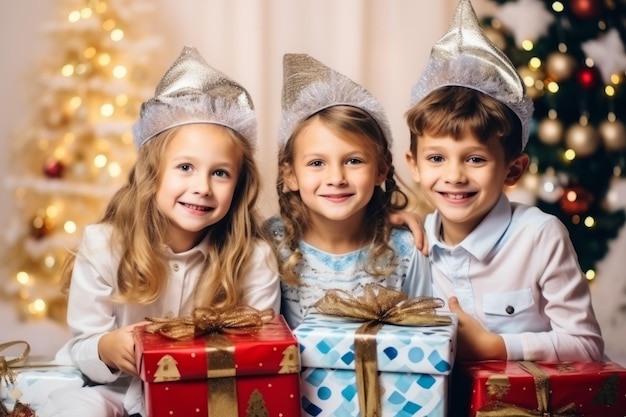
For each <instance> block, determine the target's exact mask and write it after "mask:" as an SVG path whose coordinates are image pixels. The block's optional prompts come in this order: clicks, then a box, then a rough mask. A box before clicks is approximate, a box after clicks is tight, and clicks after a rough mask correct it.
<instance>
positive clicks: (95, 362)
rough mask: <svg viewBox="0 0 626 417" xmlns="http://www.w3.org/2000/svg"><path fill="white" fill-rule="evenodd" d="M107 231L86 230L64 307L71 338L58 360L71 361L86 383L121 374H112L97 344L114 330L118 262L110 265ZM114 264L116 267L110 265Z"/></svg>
mask: <svg viewBox="0 0 626 417" xmlns="http://www.w3.org/2000/svg"><path fill="white" fill-rule="evenodd" d="M107 231H108V230H107V229H106V228H105V227H103V226H102V225H97V226H90V227H87V228H86V229H85V231H84V235H83V239H82V241H81V244H80V246H79V248H78V253H77V255H76V260H75V263H74V269H73V272H72V280H71V283H70V289H69V299H68V306H67V323H68V326H69V328H70V330H71V332H72V338H71V339H70V340H69V341H68V342H67V343H66V345H65V346H63V347H62V348H61V350H60V351H59V353H58V354H57V358H64V357H65V358H67V357H69V358H70V359H71V362H72V363H73V364H74V365H75V366H77V367H78V368H79V369H80V370H81V371H82V372H83V373H84V374H85V375H86V376H87V377H88V378H89V379H91V380H92V381H94V382H98V383H107V382H112V381H115V380H116V379H117V378H118V377H119V376H120V375H121V373H120V372H115V373H113V372H111V371H110V369H109V368H108V367H107V366H106V364H105V363H104V362H102V361H101V360H100V357H99V355H98V342H99V341H100V338H101V337H102V336H103V335H104V334H105V333H107V332H109V331H111V330H113V329H115V328H116V327H117V324H116V319H115V306H114V303H113V302H112V301H111V295H112V294H113V291H114V284H113V283H114V279H115V276H116V274H115V273H114V271H115V270H116V269H117V268H116V265H117V262H112V256H111V250H110V247H109V242H108V237H109V235H108V233H107ZM112 264H115V265H112Z"/></svg>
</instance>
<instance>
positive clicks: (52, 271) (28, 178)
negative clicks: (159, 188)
mask: <svg viewBox="0 0 626 417" xmlns="http://www.w3.org/2000/svg"><path fill="white" fill-rule="evenodd" d="M56 11H57V12H58V13H57V15H56V16H54V17H53V18H52V19H51V20H50V21H49V22H47V23H46V25H45V27H44V35H45V40H46V42H49V44H50V46H49V48H48V49H49V53H47V54H46V55H45V56H44V57H43V58H42V60H41V62H40V63H36V64H35V65H33V68H34V70H33V72H32V74H30V75H29V79H30V80H32V84H30V85H31V88H32V91H29V93H30V94H31V95H32V98H30V99H29V100H31V101H32V108H33V109H34V110H33V112H32V114H30V115H28V120H26V121H25V123H24V127H16V128H15V132H14V135H13V137H11V138H10V141H11V143H12V148H11V153H12V155H13V157H11V158H10V160H11V164H12V166H11V167H10V169H7V172H9V173H11V176H10V177H8V178H7V179H6V185H7V186H8V187H10V188H11V190H12V191H13V193H14V198H13V202H14V214H13V215H12V216H13V217H14V219H12V220H11V221H10V222H8V224H10V229H9V230H6V231H5V233H4V234H3V235H4V237H5V239H7V242H6V247H8V248H9V250H8V251H7V252H6V253H5V254H4V259H3V261H2V268H3V270H2V272H3V273H2V274H1V275H0V298H5V299H8V300H9V301H14V302H15V303H16V304H17V307H18V308H19V311H20V313H21V314H20V315H21V317H23V318H31V317H46V316H47V317H51V318H53V319H58V320H59V321H62V322H64V321H65V299H64V296H63V294H62V293H61V292H60V288H59V279H60V271H61V267H62V265H63V262H64V260H65V258H66V256H67V253H68V250H72V249H74V248H75V247H76V246H77V245H78V242H79V239H80V235H81V231H82V229H83V227H84V226H85V225H87V224H89V223H93V222H95V221H97V220H98V219H99V217H100V216H101V215H102V212H103V210H104V207H105V205H106V203H107V201H108V199H109V198H110V197H111V195H112V194H113V193H114V192H115V191H116V190H117V188H118V187H119V186H120V185H121V184H122V183H123V182H124V181H125V180H126V176H127V173H128V171H129V170H130V167H131V165H132V164H133V162H134V159H135V149H134V145H133V140H132V133H131V126H132V123H133V121H134V120H136V119H137V116H138V112H139V107H140V105H141V102H142V101H144V100H145V99H146V98H147V97H150V96H151V94H152V90H153V86H154V80H152V79H150V77H149V74H151V72H152V71H151V59H152V58H153V57H154V53H155V51H156V49H157V48H158V47H159V38H157V37H155V36H153V35H150V34H149V32H150V30H149V29H150V28H149V27H148V26H149V24H150V21H151V19H150V18H149V17H150V15H151V14H152V13H153V5H152V2H151V1H149V0H60V1H58V7H57V10H56ZM3 280H4V282H3Z"/></svg>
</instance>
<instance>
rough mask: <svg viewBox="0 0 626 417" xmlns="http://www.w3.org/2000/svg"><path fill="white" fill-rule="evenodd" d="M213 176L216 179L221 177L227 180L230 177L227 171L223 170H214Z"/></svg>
mask: <svg viewBox="0 0 626 417" xmlns="http://www.w3.org/2000/svg"><path fill="white" fill-rule="evenodd" d="M213 175H215V176H216V177H223V178H228V177H230V174H229V173H228V171H225V170H223V169H218V170H216V171H215V172H214V173H213Z"/></svg>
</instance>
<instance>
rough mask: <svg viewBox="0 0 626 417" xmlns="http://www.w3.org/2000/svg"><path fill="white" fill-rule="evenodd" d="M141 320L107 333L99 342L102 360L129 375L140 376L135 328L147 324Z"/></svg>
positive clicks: (112, 367)
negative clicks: (136, 357) (136, 358)
mask: <svg viewBox="0 0 626 417" xmlns="http://www.w3.org/2000/svg"><path fill="white" fill-rule="evenodd" d="M147 323H148V322H140V323H136V324H132V325H130V326H126V327H122V328H120V329H116V330H113V331H111V332H109V333H106V334H105V335H104V336H102V337H101V338H100V341H99V342H98V354H99V355H100V360H101V361H102V362H104V363H105V364H106V365H107V366H108V367H109V368H111V369H112V370H120V371H122V372H124V373H127V374H129V375H134V376H139V374H138V373H137V367H136V365H135V341H134V339H133V329H134V328H135V327H136V326H141V325H144V324H147Z"/></svg>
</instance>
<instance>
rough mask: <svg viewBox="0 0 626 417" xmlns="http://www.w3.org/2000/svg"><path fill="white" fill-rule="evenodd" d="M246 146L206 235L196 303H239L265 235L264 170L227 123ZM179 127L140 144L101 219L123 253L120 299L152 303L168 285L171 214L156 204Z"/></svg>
mask: <svg viewBox="0 0 626 417" xmlns="http://www.w3.org/2000/svg"><path fill="white" fill-rule="evenodd" d="M224 129H226V130H227V131H228V132H229V134H230V136H231V138H232V139H233V143H235V144H237V146H238V147H239V148H240V150H241V154H242V170H241V173H240V176H239V179H238V183H237V186H236V188H235V191H234V195H233V199H232V203H231V207H230V210H229V211H228V213H227V214H226V216H224V218H223V219H222V220H220V221H219V222H218V223H216V224H214V225H212V226H210V227H209V228H207V231H206V235H205V236H204V239H207V240H208V241H209V243H210V245H209V254H208V256H207V259H206V261H205V265H204V267H203V269H202V272H201V274H202V275H201V277H200V279H199V280H198V287H197V288H196V291H195V294H196V299H195V304H196V306H214V307H218V308H219V307H223V308H227V307H230V306H235V305H237V304H238V303H239V300H240V294H239V288H238V284H237V280H238V278H239V276H240V275H241V272H242V270H243V265H244V263H245V261H246V260H247V259H249V258H250V255H251V253H252V251H253V248H254V245H253V243H254V240H255V239H256V238H261V237H264V232H263V231H262V229H261V226H260V224H261V223H260V219H259V218H258V214H257V212H256V209H255V205H256V200H257V198H258V195H259V192H260V182H259V173H258V169H257V166H256V163H255V161H254V156H253V153H254V151H253V149H252V146H251V145H250V144H249V143H248V142H247V141H246V140H244V139H243V138H242V137H241V136H240V135H238V134H237V133H236V132H235V131H233V130H231V129H229V128H226V127H224ZM178 130H179V128H172V129H169V130H166V131H165V132H162V133H160V134H158V135H157V136H155V137H154V138H153V139H151V140H150V141H149V142H147V143H145V144H144V145H142V146H141V147H140V148H139V152H138V155H137V161H136V163H135V165H134V166H133V168H132V170H131V172H130V174H129V177H128V181H127V183H126V184H125V185H124V186H123V187H122V188H121V189H119V190H118V191H117V192H116V193H115V195H114V196H113V197H112V199H111V201H110V202H109V204H108V206H107V207H106V210H105V213H104V215H103V217H102V219H101V220H100V223H107V224H110V225H111V226H112V229H113V232H112V236H111V242H110V243H111V247H112V248H113V247H115V248H116V250H117V249H119V253H120V254H121V259H120V264H119V267H118V270H117V279H116V282H117V292H116V294H115V300H116V301H117V302H121V303H122V302H134V303H142V304H147V303H150V302H152V301H154V300H156V299H157V298H158V297H159V296H160V295H161V294H162V292H163V291H164V289H165V288H166V287H167V280H166V279H165V278H164V277H167V276H168V275H169V272H168V267H167V264H166V261H165V256H164V252H163V248H164V246H165V242H166V238H167V236H166V230H167V226H168V223H169V220H168V218H167V217H166V216H164V215H163V213H161V211H160V210H159V208H158V207H157V204H156V192H157V188H158V186H159V178H160V172H161V160H162V157H163V154H164V152H165V148H166V147H167V145H168V143H169V142H170V141H171V139H172V138H173V137H174V135H176V133H177V131H178ZM75 257H76V254H72V255H70V257H69V258H68V260H67V262H66V264H65V268H64V271H63V279H62V285H63V289H64V290H65V291H67V289H68V288H69V285H70V282H71V274H72V269H73V264H74V260H75Z"/></svg>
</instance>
